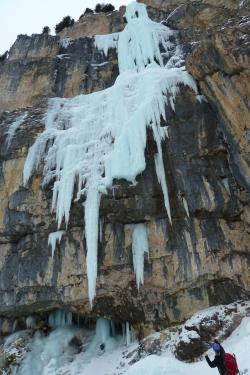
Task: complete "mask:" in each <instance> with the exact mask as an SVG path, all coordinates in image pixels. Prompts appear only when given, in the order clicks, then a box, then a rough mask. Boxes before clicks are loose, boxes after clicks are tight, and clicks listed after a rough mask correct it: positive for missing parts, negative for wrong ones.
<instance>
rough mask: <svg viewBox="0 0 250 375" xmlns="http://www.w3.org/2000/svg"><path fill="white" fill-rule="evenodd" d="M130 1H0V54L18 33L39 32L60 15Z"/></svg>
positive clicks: (117, 6) (53, 22)
mask: <svg viewBox="0 0 250 375" xmlns="http://www.w3.org/2000/svg"><path fill="white" fill-rule="evenodd" d="M131 1H132V0H113V1H110V0H107V1H98V0H0V54H2V53H4V52H5V51H6V50H8V49H9V48H10V46H11V45H12V44H13V43H14V41H15V40H16V37H17V35H18V34H27V35H31V34H35V33H41V31H42V28H43V26H49V27H50V28H51V31H52V32H53V33H54V26H55V25H56V23H58V22H60V21H61V20H62V18H63V17H64V16H67V15H70V16H71V17H73V18H74V19H75V21H76V20H78V18H79V17H80V15H81V14H82V13H83V12H84V10H85V8H86V7H89V8H94V7H95V4H96V3H98V2H100V3H112V4H113V5H114V6H115V7H116V8H119V6H120V5H126V4H129V3H130V2H131Z"/></svg>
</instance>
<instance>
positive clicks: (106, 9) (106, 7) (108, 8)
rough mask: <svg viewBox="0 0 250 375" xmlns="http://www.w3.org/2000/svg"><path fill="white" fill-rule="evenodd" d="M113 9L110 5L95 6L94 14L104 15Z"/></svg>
mask: <svg viewBox="0 0 250 375" xmlns="http://www.w3.org/2000/svg"><path fill="white" fill-rule="evenodd" d="M114 9H115V7H114V5H112V4H110V3H109V4H100V3H98V4H96V7H95V12H96V13H100V12H105V13H108V12H113V10H114Z"/></svg>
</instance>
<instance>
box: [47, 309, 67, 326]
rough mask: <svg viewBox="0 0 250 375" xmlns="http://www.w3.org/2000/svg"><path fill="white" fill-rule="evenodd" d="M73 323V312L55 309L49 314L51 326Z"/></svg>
mask: <svg viewBox="0 0 250 375" xmlns="http://www.w3.org/2000/svg"><path fill="white" fill-rule="evenodd" d="M70 325H72V312H70V311H65V310H60V309H58V310H55V311H52V312H51V313H50V314H49V326H50V327H52V328H57V327H64V326H70Z"/></svg>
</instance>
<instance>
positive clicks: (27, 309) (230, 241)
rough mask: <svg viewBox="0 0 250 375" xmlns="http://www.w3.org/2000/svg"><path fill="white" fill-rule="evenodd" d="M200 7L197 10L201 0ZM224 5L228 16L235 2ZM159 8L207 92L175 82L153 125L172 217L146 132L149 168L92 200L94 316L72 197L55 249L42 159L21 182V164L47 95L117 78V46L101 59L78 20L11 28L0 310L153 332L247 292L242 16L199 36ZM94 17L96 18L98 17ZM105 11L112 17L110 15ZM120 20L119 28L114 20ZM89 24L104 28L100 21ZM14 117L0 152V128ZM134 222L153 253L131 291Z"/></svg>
mask: <svg viewBox="0 0 250 375" xmlns="http://www.w3.org/2000/svg"><path fill="white" fill-rule="evenodd" d="M179 3H183V2H179ZM207 3H208V2H207ZM196 4H197V6H198V5H199V6H200V7H203V5H204V4H205V2H202V1H200V2H198V1H197V2H196ZM150 5H153V6H154V5H155V3H154V4H153V3H152V4H150ZM176 5H181V4H177V3H176V1H175V2H173V9H174V8H176ZM157 6H158V5H157ZM214 8H215V10H216V7H214ZM173 9H171V11H172V10H173ZM202 9H203V8H202ZM218 9H219V10H218ZM228 9H229V10H228V11H230V12H234V13H235V11H234V8H233V7H229V8H228ZM219 11H220V8H218V7H217V13H218V12H219ZM164 12H166V13H164ZM169 12H170V10H168V9H167V10H166V9H165V10H164V9H163V10H161V9H160V10H159V9H158V10H155V11H154V10H153V9H151V16H152V15H155V18H156V19H159V18H160V19H162V20H165V22H166V23H167V24H168V23H169V24H170V23H171V26H172V27H174V25H175V27H176V28H181V30H180V40H181V42H182V44H183V50H184V52H185V54H186V55H187V62H188V68H189V70H190V71H191V72H192V74H193V75H194V77H195V78H196V79H197V80H198V82H199V85H200V88H201V93H203V94H205V95H206V98H207V99H204V98H203V99H202V100H201V101H197V98H196V96H195V95H194V93H193V92H192V91H191V90H190V89H187V88H185V87H181V89H180V93H179V94H178V96H177V99H176V104H175V108H176V111H175V112H174V111H172V110H171V109H168V113H167V122H166V123H164V122H163V124H162V125H167V126H168V131H169V139H168V140H167V141H166V142H165V143H164V145H163V151H164V163H165V170H166V174H167V181H168V186H169V190H170V204H171V210H172V215H173V225H170V224H169V221H168V219H167V215H166V212H165V208H164V203H163V196H162V192H161V188H160V186H159V184H158V182H157V177H156V175H155V170H154V160H153V155H154V153H155V149H156V145H155V143H154V141H153V137H152V134H150V132H149V133H148V141H147V148H146V160H147V168H146V170H145V171H144V172H143V173H142V174H141V175H140V176H139V177H138V179H137V180H138V183H137V185H135V186H131V185H129V184H128V183H127V182H125V181H122V180H118V181H116V183H115V189H113V190H111V191H109V192H108V194H107V195H104V196H103V197H102V201H101V207H100V217H101V220H102V225H103V230H102V237H101V240H100V243H99V264H98V280H97V298H96V300H95V301H94V305H93V309H92V310H91V309H90V305H89V303H88V296H87V278H86V262H85V256H86V248H85V241H84V239H83V240H82V237H83V227H84V225H83V224H84V223H83V219H82V217H83V206H82V202H78V203H74V205H73V209H72V211H71V218H70V222H69V227H68V231H67V233H66V234H65V235H64V236H63V237H62V241H61V243H60V246H57V247H56V251H55V254H54V257H52V256H51V249H50V248H49V247H48V235H49V233H50V232H54V231H56V230H57V226H56V222H55V217H54V214H51V195H52V192H51V189H50V187H46V188H45V187H43V186H42V185H41V178H42V167H41V168H40V169H39V170H38V172H37V173H36V175H35V176H34V177H33V178H32V180H31V182H30V185H29V186H28V187H27V188H24V187H23V184H22V172H23V165H24V161H25V159H26V156H27V152H28V148H29V147H30V146H31V145H32V144H33V142H34V139H35V137H36V136H37V134H38V133H40V132H41V131H42V130H43V128H44V121H43V118H44V115H45V112H46V109H47V99H46V98H47V97H48V96H62V97H71V96H75V95H77V94H80V93H90V92H93V91H97V90H101V89H103V88H106V87H109V86H111V85H112V84H113V82H114V80H115V79H116V77H117V74H118V68H117V56H116V53H115V51H114V50H111V51H110V52H109V54H108V57H107V58H106V57H104V55H103V54H102V53H101V52H99V51H98V50H96V49H95V47H94V40H93V38H90V37H84V38H83V37H82V36H84V35H85V34H84V33H85V31H82V32H83V34H81V32H80V31H79V35H78V27H79V28H81V27H80V26H79V25H78V26H77V25H76V26H75V29H74V30H73V29H72V30H65V35H64V34H63V35H62V36H61V39H60V36H55V37H53V36H46V35H35V36H32V37H27V36H21V37H19V38H18V39H17V41H16V43H15V44H14V46H13V47H12V49H11V50H10V55H9V58H8V59H7V60H5V61H4V62H0V89H1V93H2V95H1V98H0V111H2V114H1V126H0V145H1V146H0V147H1V148H0V157H1V164H0V199H1V209H0V242H1V245H0V249H1V251H0V271H1V284H0V285H1V287H0V315H8V316H10V315H12V316H13V317H14V316H17V315H26V314H27V315H28V314H30V313H33V312H39V311H46V310H50V309H53V308H55V307H59V306H63V307H64V308H66V309H69V310H71V311H73V312H77V313H80V314H83V315H89V316H104V317H107V318H113V319H117V320H119V321H130V322H131V323H141V322H143V323H144V324H153V325H154V327H155V328H158V327H160V326H161V327H162V326H166V325H169V324H171V323H174V322H179V321H182V320H184V319H185V318H187V317H189V316H190V315H191V314H192V313H193V312H194V311H196V310H198V309H201V308H205V307H207V306H209V305H213V304H219V303H228V302H231V301H233V300H236V299H238V298H239V297H241V296H243V295H247V294H249V291H250V280H249V275H250V273H249V265H250V252H249V232H248V226H247V222H248V218H249V213H248V212H249V211H248V210H249V204H248V200H247V199H248V197H247V192H248V191H249V183H248V180H247V178H248V176H249V174H248V172H247V169H246V168H247V167H246V165H247V162H248V158H247V157H248V155H247V143H246V136H247V134H248V133H247V132H248V131H249V130H248V129H247V127H248V123H247V120H248V119H249V108H248V106H249V103H248V102H247V98H248V100H249V92H248V91H247V90H248V88H247V85H246V80H247V79H248V77H249V76H248V72H249V70H248V69H249V64H248V62H249V61H248V58H247V54H246V47H247V46H248V44H247V43H248V42H247V40H248V39H247V38H248V32H247V30H246V25H244V23H245V22H246V21H244V19H243V21H244V22H242V21H241V19H240V18H235V19H234V20H233V21H232V22H233V23H231V25H232V27H231V28H230V26H229V27H228V28H227V29H225V30H223V27H221V29H215V30H214V31H213V30H212V29H211V31H210V36H209V32H208V33H206V32H204V27H203V24H202V27H201V26H200V24H198V26H197V27H196V24H195V23H191V24H189V25H188V26H187V23H188V22H189V21H188V17H187V13H186V12H184V14H183V16H182V17H183V18H181V16H178V17H179V18H178V17H177V21H176V20H175V19H174V16H173V14H172V15H170V16H169ZM163 14H165V16H164V17H163ZM168 16H169V18H168ZM91 17H94V18H95V20H96V23H97V24H98V22H101V21H98V20H101V19H102V18H103V17H104V16H103V15H100V16H99V15H96V16H91ZM105 17H108V16H105ZM114 17H116V18H117V17H118V16H117V15H115V16H110V19H113V18H114ZM119 17H120V16H119ZM218 17H222V15H221V13H220V15H218ZM239 17H242V16H239ZM121 19H122V17H121ZM213 19H215V18H213ZM81 22H87V20H85V21H83V20H81V21H79V24H80V23H81ZM91 22H92V21H91ZM119 22H120V21H119ZM119 22H118V21H117V24H116V26H115V31H117V30H119V28H122V27H123V24H122V22H123V21H121V24H119ZM210 22H212V21H208V24H209V23H210ZM225 22H226V20H225ZM84 27H86V29H88V28H87V26H84ZM183 27H185V29H183ZM218 27H219V26H218ZM83 29H84V28H82V29H81V30H83ZM96 30H98V32H101V31H102V30H103V31H104V32H105V33H106V32H107V30H108V31H112V30H114V29H112V27H111V26H110V24H109V26H107V28H106V27H105V28H103V29H102V27H101V26H100V29H99V28H98V27H97V29H96ZM100 30H101V31H100ZM243 35H245V36H244V37H243ZM78 36H79V38H78ZM65 37H67V38H69V37H70V38H72V39H70V40H69V39H65ZM240 40H242V43H241V44H240V43H239V41H240ZM194 42H195V43H194ZM237 46H238V47H237ZM231 52H233V54H232V53H231ZM248 57H249V55H248ZM6 110H8V111H11V112H6ZM4 111H5V112H4ZM24 113H26V117H25V119H24V121H23V123H21V124H20V126H19V127H18V128H17V129H16V132H15V134H14V136H13V138H12V142H11V143H10V146H9V147H7V144H6V139H7V136H6V134H7V132H8V129H9V128H10V126H11V124H13V122H14V121H15V120H16V118H17V117H18V116H21V115H22V114H24ZM138 222H145V223H147V226H148V233H149V248H150V253H149V257H148V259H146V261H145V276H144V285H143V286H141V287H140V289H139V290H138V289H137V286H136V282H135V275H134V272H133V266H132V253H131V246H132V245H131V241H132V235H131V227H130V224H133V223H138ZM63 229H64V228H63Z"/></svg>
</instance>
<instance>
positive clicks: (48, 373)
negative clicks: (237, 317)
mask: <svg viewBox="0 0 250 375" xmlns="http://www.w3.org/2000/svg"><path fill="white" fill-rule="evenodd" d="M234 306H235V305H234ZM249 306H250V303H248V304H245V305H244V307H242V305H241V304H238V305H237V314H242V315H245V317H244V318H243V319H242V321H241V324H240V325H239V326H238V328H236V329H235V330H234V331H233V333H232V334H231V336H229V337H228V338H227V339H226V340H225V341H224V342H223V346H224V349H225V350H226V352H229V353H234V354H235V355H236V358H237V361H238V366H239V369H240V371H241V373H242V374H250V361H249V353H250V316H247V315H249ZM230 307H232V305H230V306H229V308H230ZM227 308H228V306H216V307H212V308H209V309H206V310H203V311H201V312H199V313H197V314H195V315H194V316H193V317H192V318H191V319H189V320H188V321H186V323H185V324H184V325H182V326H179V327H178V328H179V329H178V330H173V331H172V333H171V334H170V336H168V340H166V341H165V342H163V345H162V347H161V352H160V353H159V354H158V355H155V354H153V355H147V354H146V353H145V352H144V353H142V355H141V359H140V360H139V361H137V362H135V361H133V359H135V358H136V356H137V355H138V350H137V349H138V343H137V342H136V341H134V342H133V343H131V344H128V341H129V340H127V339H126V332H125V334H123V335H122V332H118V333H116V334H114V330H115V328H114V327H113V326H112V323H111V322H110V321H107V320H105V319H99V320H98V321H97V326H96V331H95V332H94V331H90V330H87V329H84V328H77V327H74V326H67V325H66V326H61V327H58V326H57V325H56V328H55V329H54V330H53V331H52V332H51V333H50V334H49V335H48V336H44V335H43V334H41V333H40V332H39V331H37V332H35V334H34V335H33V336H32V334H30V331H29V330H25V331H20V332H16V333H14V334H13V335H11V336H9V337H8V338H7V339H6V341H5V344H4V347H5V352H6V354H7V356H8V357H9V358H10V356H11V355H16V357H17V361H16V360H15V361H14V363H15V362H19V364H20V365H19V367H17V366H15V365H14V366H13V367H12V369H11V372H10V371H9V370H8V371H9V372H8V371H7V372H4V373H3V374H6V375H7V374H8V375H10V374H11V375H12V374H15V375H33V374H34V375H95V374H100V375H123V374H125V375H126V374H127V375H200V374H202V375H209V374H216V373H217V369H211V368H210V367H209V366H208V365H207V363H206V361H205V358H204V356H202V357H201V358H199V359H198V360H197V361H196V362H194V363H185V362H181V361H179V360H178V359H176V357H175V356H174V353H173V349H174V345H175V344H176V340H180V339H182V340H185V341H186V342H187V341H188V339H189V336H188V335H189V333H188V332H194V331H188V330H186V329H185V327H188V326H189V327H190V326H194V325H196V324H197V326H198V325H199V324H200V322H201V321H202V320H203V319H204V318H205V319H206V320H207V322H208V325H209V324H210V323H209V321H210V319H211V318H212V317H213V316H214V314H217V316H218V319H219V320H220V321H222V322H224V321H225V327H226V326H227V324H228V323H227V322H229V321H230V320H231V322H232V317H233V316H234V314H235V313H234V312H233V313H232V314H231V315H230V314H229V315H226V313H227V312H228V311H229V310H228V309H227ZM247 311H248V312H247ZM221 319H222V320H221ZM63 321H65V319H64V320H63ZM223 329H224V327H223V328H222V330H221V331H220V333H221V332H222V333H223ZM112 331H113V333H112ZM170 332H171V331H170ZM185 332H186V337H184V336H185ZM181 336H183V337H181ZM150 337H151V338H152V339H157V338H159V337H160V333H155V334H153V335H152V336H150ZM191 337H192V334H191ZM76 338H77V340H78V342H80V343H81V345H80V346H79V347H78V348H77V345H75V343H74V340H75V341H76ZM101 343H105V351H101V350H100V344H101ZM79 348H80V352H79V350H78V349H79ZM209 355H210V358H213V352H212V351H211V350H210V352H209ZM137 358H138V357H137ZM20 359H21V361H20ZM131 362H135V363H133V364H131ZM34 369H35V372H34ZM0 373H1V372H0Z"/></svg>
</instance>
